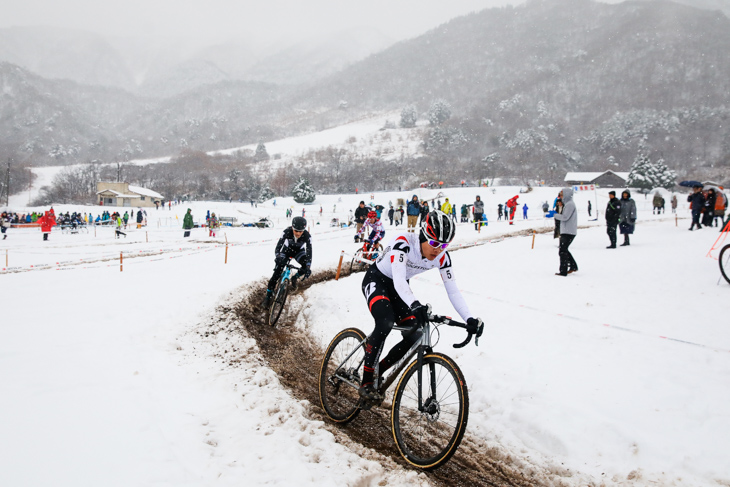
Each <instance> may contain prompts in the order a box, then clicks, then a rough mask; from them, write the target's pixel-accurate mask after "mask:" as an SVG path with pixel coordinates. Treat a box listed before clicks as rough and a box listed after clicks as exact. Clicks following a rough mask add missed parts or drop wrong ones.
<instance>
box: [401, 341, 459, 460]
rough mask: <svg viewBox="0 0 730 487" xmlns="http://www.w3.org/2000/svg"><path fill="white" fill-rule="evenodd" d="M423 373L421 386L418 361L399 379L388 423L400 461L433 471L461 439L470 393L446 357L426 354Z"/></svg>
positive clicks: (448, 455)
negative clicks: (403, 460)
mask: <svg viewBox="0 0 730 487" xmlns="http://www.w3.org/2000/svg"><path fill="white" fill-rule="evenodd" d="M422 370H423V374H422V375H423V380H422V383H421V384H420V385H419V383H418V362H417V361H413V363H411V364H410V365H409V366H408V368H407V369H406V370H405V372H404V373H403V375H402V376H401V379H400V382H399V383H398V387H397V388H396V390H395V397H394V399H393V411H392V414H391V424H392V429H393V437H394V438H395V443H396V445H397V446H398V450H399V451H400V454H401V455H403V458H405V459H406V461H407V462H408V463H410V464H411V465H414V466H416V467H418V468H423V469H426V470H432V469H435V468H438V467H440V466H441V465H443V464H444V463H446V462H447V461H448V460H449V458H451V456H452V455H453V454H454V452H456V449H457V448H458V447H459V444H460V443H461V439H462V438H463V437H464V431H465V430H466V423H467V419H468V417H469V392H468V390H467V387H466V381H465V380H464V375H463V374H462V373H461V370H459V367H458V366H457V365H456V364H455V363H454V362H453V361H452V360H451V359H450V358H449V357H447V356H446V355H443V354H440V353H431V354H429V355H426V356H425V357H423V369H422ZM419 389H420V392H421V394H420V397H421V400H422V401H423V407H422V408H421V410H419V407H418V402H419Z"/></svg>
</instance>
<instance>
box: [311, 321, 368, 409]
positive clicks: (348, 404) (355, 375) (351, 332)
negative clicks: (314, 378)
mask: <svg viewBox="0 0 730 487" xmlns="http://www.w3.org/2000/svg"><path fill="white" fill-rule="evenodd" d="M364 339H365V333H363V332H362V331H360V330H358V329H357V328H348V329H346V330H343V331H341V332H340V333H339V334H337V336H336V337H335V338H333V339H332V342H331V343H330V344H329V346H328V347H327V351H326V352H325V354H324V359H322V365H321V367H320V369H319V401H320V403H321V404H322V409H324V412H325V414H326V415H327V417H329V418H330V419H331V420H332V421H334V422H336V423H348V422H350V421H352V420H353V419H355V418H356V417H357V415H358V414H359V413H360V407H359V404H360V396H359V395H358V390H357V388H355V387H352V386H351V385H349V384H347V383H345V382H343V381H342V380H340V379H338V378H337V377H335V374H336V373H337V372H338V371H337V367H338V366H340V365H342V367H341V368H340V370H339V373H340V374H343V375H346V376H347V377H348V378H349V379H350V380H351V381H352V382H354V383H355V384H356V385H357V386H358V387H359V386H360V381H361V380H362V372H363V360H364V358H365V346H364V344H362V341H363V340H364ZM358 349H359V350H358ZM354 350H357V351H356V352H355V353H354V354H353V355H352V357H350V358H349V359H348V360H347V362H345V363H344V364H343V361H344V360H345V359H346V358H347V357H348V356H349V355H350V354H351V353H352V352H353V351H354Z"/></svg>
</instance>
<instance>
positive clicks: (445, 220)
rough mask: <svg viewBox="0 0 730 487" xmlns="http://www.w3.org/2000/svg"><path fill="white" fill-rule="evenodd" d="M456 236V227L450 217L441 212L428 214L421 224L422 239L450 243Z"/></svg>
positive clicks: (436, 211) (435, 211)
mask: <svg viewBox="0 0 730 487" xmlns="http://www.w3.org/2000/svg"><path fill="white" fill-rule="evenodd" d="M455 235H456V225H455V224H454V222H453V220H452V219H451V217H450V216H448V215H447V214H446V213H444V212H443V211H441V210H434V211H432V212H431V213H429V214H428V216H427V217H426V219H425V220H424V221H423V223H422V224H421V239H422V240H423V241H426V240H436V241H437V242H441V243H449V242H451V241H452V240H453V239H454V236H455Z"/></svg>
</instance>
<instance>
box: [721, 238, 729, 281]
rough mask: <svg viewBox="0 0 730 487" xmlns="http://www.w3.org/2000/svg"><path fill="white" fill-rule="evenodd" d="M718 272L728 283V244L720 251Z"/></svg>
mask: <svg viewBox="0 0 730 487" xmlns="http://www.w3.org/2000/svg"><path fill="white" fill-rule="evenodd" d="M719 260H720V272H721V273H722V277H724V278H725V280H726V281H727V282H729V283H730V244H728V245H726V246H724V247H723V248H722V250H721V251H720V259H719Z"/></svg>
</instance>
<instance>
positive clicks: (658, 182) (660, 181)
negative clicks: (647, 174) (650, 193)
mask: <svg viewBox="0 0 730 487" xmlns="http://www.w3.org/2000/svg"><path fill="white" fill-rule="evenodd" d="M654 169H655V179H654V187H655V188H664V189H672V188H674V186H675V185H676V184H677V173H676V172H674V171H673V170H671V169H669V168H668V167H667V166H666V165H665V164H664V159H659V160H658V161H657V162H656V164H654Z"/></svg>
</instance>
